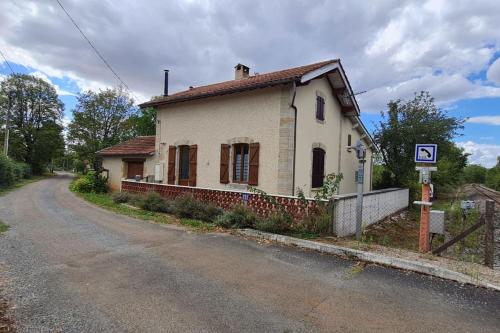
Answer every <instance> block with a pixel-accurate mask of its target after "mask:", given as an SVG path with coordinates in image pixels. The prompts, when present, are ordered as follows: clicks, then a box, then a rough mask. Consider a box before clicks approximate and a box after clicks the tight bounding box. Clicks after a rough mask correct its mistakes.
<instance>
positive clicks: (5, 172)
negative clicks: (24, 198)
mask: <svg viewBox="0 0 500 333" xmlns="http://www.w3.org/2000/svg"><path fill="white" fill-rule="evenodd" d="M14 182H15V175H14V162H12V160H11V159H10V158H8V157H7V156H5V155H4V154H2V153H0V186H3V187H7V186H10V185H12V184H14Z"/></svg>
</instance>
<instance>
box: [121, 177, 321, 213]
mask: <svg viewBox="0 0 500 333" xmlns="http://www.w3.org/2000/svg"><path fill="white" fill-rule="evenodd" d="M122 191H124V192H129V193H136V194H145V193H147V192H158V193H159V194H160V195H161V196H162V197H164V198H167V199H175V198H176V197H178V196H183V195H187V194H189V195H192V196H193V197H194V198H195V199H197V200H199V201H201V202H205V203H212V204H214V205H216V206H218V207H220V208H223V209H231V207H233V206H234V205H236V204H246V205H247V206H248V207H250V208H251V209H252V210H253V211H254V212H255V213H256V214H257V215H259V216H261V217H266V216H269V215H270V214H271V213H273V212H275V211H276V210H277V207H275V205H273V204H271V203H269V202H267V201H266V200H265V199H264V198H263V197H262V196H260V195H258V194H254V193H249V192H244V191H234V190H214V189H208V188H202V187H189V186H180V185H167V184H156V183H145V182H136V181H128V180H123V181H122ZM273 197H274V198H275V199H276V201H277V202H278V203H280V204H282V205H283V206H284V207H285V209H286V211H287V212H288V213H290V214H291V215H292V216H293V217H294V218H296V219H298V218H300V217H302V216H303V215H304V214H305V213H306V212H307V211H308V210H311V209H315V207H316V202H314V201H313V200H308V203H307V205H305V206H304V205H303V203H302V202H301V201H300V200H299V199H298V198H297V197H292V196H273Z"/></svg>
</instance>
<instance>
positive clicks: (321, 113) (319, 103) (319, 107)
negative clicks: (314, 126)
mask: <svg viewBox="0 0 500 333" xmlns="http://www.w3.org/2000/svg"><path fill="white" fill-rule="evenodd" d="M316 119H318V120H325V100H324V98H323V97H321V96H316Z"/></svg>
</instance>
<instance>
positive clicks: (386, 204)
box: [122, 180, 409, 236]
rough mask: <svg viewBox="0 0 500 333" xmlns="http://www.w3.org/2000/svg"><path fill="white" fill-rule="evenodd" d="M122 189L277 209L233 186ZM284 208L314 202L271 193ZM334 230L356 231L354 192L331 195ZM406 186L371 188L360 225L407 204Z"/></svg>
mask: <svg viewBox="0 0 500 333" xmlns="http://www.w3.org/2000/svg"><path fill="white" fill-rule="evenodd" d="M122 191H124V192H129V193H136V194H145V193H148V192H158V193H159V194H160V195H161V196H162V197H164V198H167V199H175V198H176V197H178V196H183V195H187V194H189V195H192V196H193V197H194V198H196V199H197V200H199V201H201V202H205V203H212V204H214V205H216V206H218V207H221V208H223V209H230V208H231V207H233V206H234V205H235V204H246V205H247V206H248V207H250V208H251V209H252V210H253V211H254V212H255V213H256V214H258V215H259V216H262V217H265V216H268V215H270V214H271V213H273V212H275V211H276V210H277V207H275V205H273V204H271V203H269V202H268V201H266V200H265V199H264V198H263V197H262V196H261V195H258V194H254V193H249V192H244V191H235V190H214V189H208V188H201V187H189V186H179V185H167V184H156V183H146V182H136V181H129V180H122ZM272 197H274V198H275V199H276V201H277V202H279V203H280V204H282V205H283V206H284V207H285V209H286V211H287V212H289V213H290V214H291V215H292V216H293V217H294V218H295V219H299V218H301V217H302V216H303V215H304V214H305V213H307V212H308V211H311V210H314V209H315V208H316V202H315V201H314V200H312V199H310V200H308V203H307V205H303V203H302V202H301V200H299V199H298V198H297V197H293V196H278V195H273V196H272ZM333 199H334V200H333V203H334V214H333V219H332V222H333V232H334V233H335V234H336V235H337V236H347V235H351V234H354V233H355V232H356V194H348V195H339V196H335V197H334V198H333ZM408 200H409V192H408V189H386V190H379V191H371V192H367V193H365V194H364V197H363V225H364V226H368V225H370V224H373V223H375V222H378V221H380V220H382V219H384V218H385V217H387V216H390V215H392V214H394V213H396V212H398V211H401V210H402V209H405V208H407V207H408Z"/></svg>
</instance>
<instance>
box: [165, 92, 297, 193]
mask: <svg viewBox="0 0 500 333" xmlns="http://www.w3.org/2000/svg"><path fill="white" fill-rule="evenodd" d="M283 93H286V94H289V90H286V91H285V90H284V89H283V87H275V88H267V89H258V90H253V91H249V92H243V93H237V94H231V95H225V96H218V97H210V98H204V99H201V100H195V101H189V102H182V103H175V104H170V105H166V106H163V107H160V108H159V109H158V113H157V118H158V120H159V123H157V140H158V151H157V160H158V161H162V162H164V163H165V166H166V165H168V164H167V163H168V156H167V155H168V153H167V150H168V147H169V146H170V145H174V146H178V145H184V144H187V145H193V144H196V145H198V151H197V177H196V178H197V181H196V185H197V186H198V187H207V188H215V189H246V186H245V185H240V184H232V183H229V184H221V183H220V181H219V180H220V147H221V144H235V143H251V142H259V143H260V153H259V178H258V179H259V184H258V186H257V187H258V188H260V189H262V190H264V191H266V192H268V193H278V156H279V129H280V106H281V103H282V94H283ZM231 157H232V151H231ZM231 160H232V159H231ZM178 162H179V160H178V158H177V159H176V164H177V165H178ZM230 165H232V163H230ZM166 172H167V170H166V168H165V178H164V182H165V183H166V182H167V174H166ZM176 178H178V177H176ZM230 179H232V168H231V167H230Z"/></svg>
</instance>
